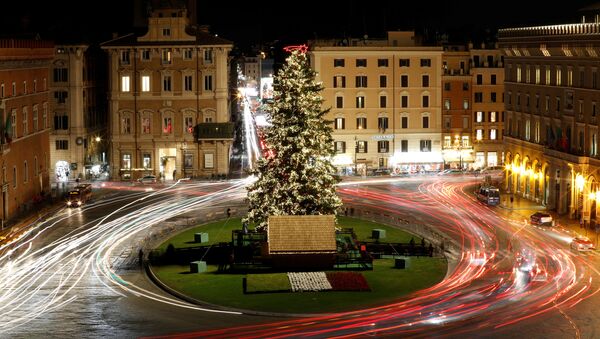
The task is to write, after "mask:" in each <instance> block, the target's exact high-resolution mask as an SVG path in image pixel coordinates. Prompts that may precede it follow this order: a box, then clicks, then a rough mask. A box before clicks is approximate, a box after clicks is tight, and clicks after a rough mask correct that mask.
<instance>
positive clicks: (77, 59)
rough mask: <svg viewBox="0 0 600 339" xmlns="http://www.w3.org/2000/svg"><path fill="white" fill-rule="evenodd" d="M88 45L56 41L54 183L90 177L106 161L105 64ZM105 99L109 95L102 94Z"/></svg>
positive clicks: (52, 104)
mask: <svg viewBox="0 0 600 339" xmlns="http://www.w3.org/2000/svg"><path fill="white" fill-rule="evenodd" d="M94 52H95V50H94V49H90V46H89V45H85V44H80V45H56V46H55V49H54V60H53V61H52V70H51V76H50V81H49V87H50V93H51V100H50V112H51V116H52V118H51V127H52V131H51V133H50V171H51V173H53V175H52V176H51V182H53V183H54V182H66V181H68V180H69V179H71V180H72V179H76V178H86V179H87V178H91V177H93V176H96V175H98V174H99V173H100V171H101V167H102V166H103V165H104V164H106V162H107V160H108V159H107V156H108V154H107V149H106V148H107V142H108V140H107V137H108V136H107V134H106V132H107V129H106V127H107V124H108V119H107V115H106V104H105V100H99V97H100V94H101V93H105V91H104V86H102V82H101V81H99V79H102V73H103V70H104V68H103V67H101V65H102V64H104V63H102V64H99V60H98V58H97V57H96V54H97V53H94ZM102 99H104V98H102Z"/></svg>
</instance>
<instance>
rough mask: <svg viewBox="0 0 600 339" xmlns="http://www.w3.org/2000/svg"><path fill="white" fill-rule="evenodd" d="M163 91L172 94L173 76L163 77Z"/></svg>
mask: <svg viewBox="0 0 600 339" xmlns="http://www.w3.org/2000/svg"><path fill="white" fill-rule="evenodd" d="M163 91H165V92H171V76H170V75H165V76H164V77H163Z"/></svg>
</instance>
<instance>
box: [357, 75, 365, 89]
mask: <svg viewBox="0 0 600 339" xmlns="http://www.w3.org/2000/svg"><path fill="white" fill-rule="evenodd" d="M356 87H367V76H366V75H357V76H356Z"/></svg>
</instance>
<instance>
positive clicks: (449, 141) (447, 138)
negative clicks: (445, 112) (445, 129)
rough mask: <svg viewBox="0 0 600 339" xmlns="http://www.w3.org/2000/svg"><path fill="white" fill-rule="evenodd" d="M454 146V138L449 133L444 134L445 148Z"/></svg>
mask: <svg viewBox="0 0 600 339" xmlns="http://www.w3.org/2000/svg"><path fill="white" fill-rule="evenodd" d="M450 147H452V139H451V138H450V136H449V135H446V136H444V148H450Z"/></svg>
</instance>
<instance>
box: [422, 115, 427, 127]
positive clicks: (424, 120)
mask: <svg viewBox="0 0 600 339" xmlns="http://www.w3.org/2000/svg"><path fill="white" fill-rule="evenodd" d="M421 119H422V121H423V128H429V117H428V116H424V117H422V118H421Z"/></svg>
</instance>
